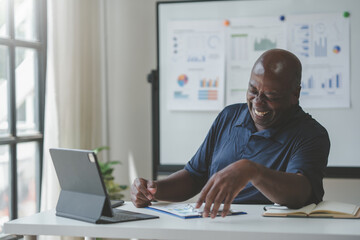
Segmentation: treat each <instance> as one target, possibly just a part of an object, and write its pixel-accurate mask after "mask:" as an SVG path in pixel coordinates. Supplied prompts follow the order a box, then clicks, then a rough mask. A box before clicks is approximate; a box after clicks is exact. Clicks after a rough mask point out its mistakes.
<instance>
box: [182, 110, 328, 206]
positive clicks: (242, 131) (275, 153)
mask: <svg viewBox="0 0 360 240" xmlns="http://www.w3.org/2000/svg"><path fill="white" fill-rule="evenodd" d="M329 150H330V140H329V136H328V133H327V131H326V129H325V128H324V127H322V126H321V125H320V124H319V123H318V122H317V121H316V120H314V119H313V118H312V117H311V116H310V115H309V114H307V113H305V112H304V111H303V110H302V109H301V107H300V106H296V107H294V108H293V109H291V114H290V115H289V117H288V118H287V119H285V120H284V121H283V122H282V123H281V124H279V126H277V127H274V128H269V129H265V130H262V131H258V132H257V130H256V128H255V125H254V122H253V120H252V118H251V116H250V113H249V110H248V106H247V104H234V105H231V106H228V107H226V108H225V109H224V110H223V111H222V112H221V113H220V114H219V115H218V116H217V118H216V120H215V122H214V123H213V125H212V126H211V128H210V131H209V132H208V134H207V136H206V138H205V140H204V142H203V143H202V144H201V146H200V148H199V150H198V151H197V152H196V154H195V155H194V156H193V158H192V159H191V160H190V161H189V162H188V163H187V164H186V165H185V169H186V170H187V171H188V172H189V173H190V174H191V175H192V176H193V177H194V178H195V179H196V181H199V182H202V183H204V182H206V181H207V180H208V179H209V178H210V177H211V176H212V175H213V174H215V173H216V172H218V171H220V170H221V169H223V168H225V167H226V166H228V165H229V164H232V163H234V162H236V161H238V160H240V159H249V160H251V161H253V162H256V163H259V164H261V165H264V166H265V167H268V168H271V169H274V170H278V171H282V172H289V173H301V174H303V175H304V176H306V177H307V178H308V179H309V181H310V183H311V186H312V195H311V198H310V199H309V203H310V202H315V203H318V202H320V201H321V200H322V197H323V195H324V190H323V184H322V179H323V177H324V169H325V167H326V165H327V160H328V155H329ZM233 203H271V202H270V200H269V199H267V198H266V197H265V196H264V195H263V194H262V193H261V192H260V191H259V190H257V189H256V188H255V187H254V186H253V185H252V184H251V183H248V184H247V185H246V187H245V188H244V189H243V190H242V191H241V192H240V193H239V195H238V196H237V197H236V198H235V199H234V201H233Z"/></svg>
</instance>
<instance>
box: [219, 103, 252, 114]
mask: <svg viewBox="0 0 360 240" xmlns="http://www.w3.org/2000/svg"><path fill="white" fill-rule="evenodd" d="M247 109H248V106H247V104H246V103H236V104H231V105H228V106H226V107H225V108H224V109H223V110H222V111H221V113H220V114H221V115H229V114H231V115H232V114H234V113H241V112H243V111H244V110H247Z"/></svg>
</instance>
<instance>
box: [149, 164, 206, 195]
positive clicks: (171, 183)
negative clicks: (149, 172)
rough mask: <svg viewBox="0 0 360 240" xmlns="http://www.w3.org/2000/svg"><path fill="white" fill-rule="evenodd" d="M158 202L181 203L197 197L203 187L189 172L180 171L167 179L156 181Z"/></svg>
mask: <svg viewBox="0 0 360 240" xmlns="http://www.w3.org/2000/svg"><path fill="white" fill-rule="evenodd" d="M156 185H157V192H156V194H155V199H156V200H162V201H171V202H179V201H185V200H187V199H189V198H191V197H193V196H195V195H196V194H197V193H198V192H199V191H200V190H201V187H202V186H200V185H199V184H198V183H196V182H195V181H194V179H193V178H192V177H191V175H190V174H189V172H188V171H186V170H180V171H178V172H176V173H173V174H172V175H170V176H168V177H167V178H165V179H162V180H159V181H156Z"/></svg>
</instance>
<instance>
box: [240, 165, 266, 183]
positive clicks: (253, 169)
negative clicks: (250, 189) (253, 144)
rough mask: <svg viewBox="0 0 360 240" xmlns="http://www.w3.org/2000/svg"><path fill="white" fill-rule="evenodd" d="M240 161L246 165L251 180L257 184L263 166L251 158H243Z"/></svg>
mask: <svg viewBox="0 0 360 240" xmlns="http://www.w3.org/2000/svg"><path fill="white" fill-rule="evenodd" d="M240 161H241V164H243V166H244V167H245V170H246V173H247V175H248V179H249V182H251V183H252V184H253V185H254V186H255V185H256V183H257V182H258V181H259V179H260V175H261V169H262V166H261V165H259V164H257V163H255V162H253V161H251V160H249V159H241V160H240Z"/></svg>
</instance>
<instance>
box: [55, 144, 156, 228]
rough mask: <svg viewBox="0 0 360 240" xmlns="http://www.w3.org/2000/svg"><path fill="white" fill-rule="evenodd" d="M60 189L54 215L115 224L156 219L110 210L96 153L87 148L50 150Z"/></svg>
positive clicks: (146, 215)
mask: <svg viewBox="0 0 360 240" xmlns="http://www.w3.org/2000/svg"><path fill="white" fill-rule="evenodd" d="M50 155H51V158H52V161H53V163H54V167H55V171H56V174H57V177H58V179H59V183H60V187H61V192H60V196H59V199H58V202H57V206H56V215H57V216H61V217H67V218H72V219H77V220H81V221H86V222H91V223H116V222H128V221H136V220H145V219H154V218H158V216H155V215H148V214H142V213H136V212H130V211H125V210H121V209H113V208H112V207H111V203H110V199H109V196H108V194H107V191H106V189H105V184H104V181H103V179H102V175H101V172H100V167H99V164H98V160H97V157H96V154H95V153H94V152H92V151H87V150H75V149H61V148H56V149H55V148H52V149H50Z"/></svg>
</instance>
